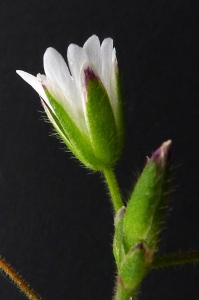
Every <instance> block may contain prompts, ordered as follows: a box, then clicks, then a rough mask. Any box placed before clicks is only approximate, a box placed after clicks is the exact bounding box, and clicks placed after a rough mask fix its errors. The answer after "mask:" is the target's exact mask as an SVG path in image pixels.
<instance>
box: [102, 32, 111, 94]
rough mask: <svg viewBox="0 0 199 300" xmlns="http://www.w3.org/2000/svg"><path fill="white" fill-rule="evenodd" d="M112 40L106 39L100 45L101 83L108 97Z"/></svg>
mask: <svg viewBox="0 0 199 300" xmlns="http://www.w3.org/2000/svg"><path fill="white" fill-rule="evenodd" d="M112 52H113V40H112V39H111V38H107V39H105V40H104V41H103V43H102V45H101V57H102V83H103V84H104V86H105V88H106V89H107V92H108V94H109V96H110V72H111V67H112Z"/></svg>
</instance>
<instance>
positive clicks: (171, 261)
mask: <svg viewBox="0 0 199 300" xmlns="http://www.w3.org/2000/svg"><path fill="white" fill-rule="evenodd" d="M193 262H199V251H191V252H187V253H175V254H169V255H163V256H157V257H155V258H154V261H153V263H152V268H154V269H155V268H162V267H168V266H172V265H179V264H185V263H193Z"/></svg>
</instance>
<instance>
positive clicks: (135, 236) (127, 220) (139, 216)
mask: <svg viewBox="0 0 199 300" xmlns="http://www.w3.org/2000/svg"><path fill="white" fill-rule="evenodd" d="M170 145H171V141H167V142H165V143H163V144H162V146H161V147H160V148H159V149H158V150H156V151H155V152H154V154H153V155H152V157H151V158H150V159H148V162H147V164H146V166H145V168H144V170H143V172H142V174H141V176H140V177H139V179H138V182H137V184H136V185H135V188H134V191H133V193H132V195H131V197H130V200H129V202H128V204H127V207H126V213H125V216H124V225H123V238H124V247H125V249H126V251H127V252H128V251H129V250H130V249H131V248H132V247H134V246H135V245H136V244H137V243H138V242H140V241H142V242H144V243H145V245H146V248H148V249H149V252H150V256H151V259H152V256H153V253H154V251H155V250H156V245H157V240H158V233H159V232H160V230H161V224H162V222H163V219H164V215H165V208H166V205H167V194H168V169H169V160H170Z"/></svg>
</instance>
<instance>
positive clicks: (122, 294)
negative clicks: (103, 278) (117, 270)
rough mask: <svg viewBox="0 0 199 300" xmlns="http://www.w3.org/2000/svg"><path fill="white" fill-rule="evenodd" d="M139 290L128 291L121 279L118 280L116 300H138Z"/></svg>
mask: <svg viewBox="0 0 199 300" xmlns="http://www.w3.org/2000/svg"><path fill="white" fill-rule="evenodd" d="M136 294H137V289H136V290H134V291H132V290H130V289H126V288H125V287H124V286H123V284H122V282H121V280H120V279H119V277H118V278H117V283H116V288H115V295H114V298H113V299H114V300H131V299H132V300H136V299H137V298H136Z"/></svg>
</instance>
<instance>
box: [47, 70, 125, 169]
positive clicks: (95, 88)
mask: <svg viewBox="0 0 199 300" xmlns="http://www.w3.org/2000/svg"><path fill="white" fill-rule="evenodd" d="M90 75H91V76H90ZM86 87H87V95H86V96H87V97H86V98H85V100H86V104H85V105H86V115H85V118H86V122H87V126H88V132H84V131H82V130H80V128H79V127H78V126H77V124H76V123H75V121H74V120H73V119H72V118H71V116H70V115H69V113H68V112H67V111H66V110H65V108H63V106H62V105H61V104H60V103H59V102H58V101H57V100H56V99H55V98H54V97H53V96H52V94H51V93H50V92H49V91H48V90H47V89H46V88H44V89H45V93H46V95H47V97H48V100H49V103H50V106H49V105H48V104H47V103H46V102H44V101H43V100H42V104H43V106H44V109H45V112H46V114H47V115H48V117H49V120H50V121H51V123H52V124H53V126H54V128H55V130H56V131H57V132H58V134H59V135H60V137H61V138H62V140H63V141H64V143H65V144H66V145H67V147H68V148H69V150H70V151H71V152H72V153H73V154H74V155H75V156H76V157H77V158H78V159H79V160H80V161H81V162H82V163H83V164H84V165H85V166H87V167H88V168H89V169H92V170H95V171H102V170H104V169H107V168H110V167H113V166H114V164H115V162H116V161H117V159H118V158H119V156H120V154H121V150H122V147H121V138H120V137H119V134H118V129H117V126H116V122H115V117H114V114H113V110H112V107H111V104H110V101H109V97H108V94H107V92H106V90H105V89H104V86H103V85H102V83H101V82H100V80H99V79H98V78H97V77H96V76H95V75H94V73H89V76H87V77H86Z"/></svg>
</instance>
